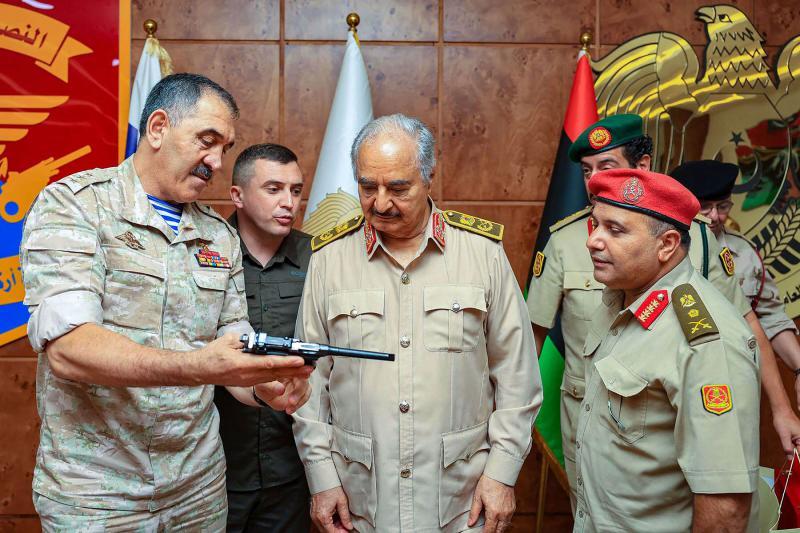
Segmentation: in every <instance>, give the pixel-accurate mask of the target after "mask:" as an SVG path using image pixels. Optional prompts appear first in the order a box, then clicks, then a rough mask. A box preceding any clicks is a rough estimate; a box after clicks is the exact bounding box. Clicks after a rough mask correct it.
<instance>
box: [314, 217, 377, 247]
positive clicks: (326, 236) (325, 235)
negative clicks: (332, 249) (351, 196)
mask: <svg viewBox="0 0 800 533" xmlns="http://www.w3.org/2000/svg"><path fill="white" fill-rule="evenodd" d="M362 222H364V215H358V216H355V217H353V218H351V219H349V220H345V221H344V222H342V223H341V224H339V225H337V226H334V227H332V228H330V229H327V230H325V231H323V232H322V233H320V234H319V235H317V236H316V237H314V238H313V239H311V251H312V252H316V251H317V250H319V249H321V248H322V247H323V246H325V245H328V244H330V243H332V242H333V241H335V240H336V239H338V238H340V237H344V236H345V235H347V234H348V233H351V232H352V231H354V230H356V229H358V228H359V227H360V226H361V223H362Z"/></svg>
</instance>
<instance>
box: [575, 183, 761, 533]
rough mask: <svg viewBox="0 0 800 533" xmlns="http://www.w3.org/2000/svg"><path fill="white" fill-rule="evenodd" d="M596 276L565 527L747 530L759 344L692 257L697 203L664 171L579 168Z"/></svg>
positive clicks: (667, 532)
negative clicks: (586, 171) (570, 511)
mask: <svg viewBox="0 0 800 533" xmlns="http://www.w3.org/2000/svg"><path fill="white" fill-rule="evenodd" d="M589 190H590V191H591V193H592V194H593V195H594V199H595V205H594V209H593V210H592V215H591V216H592V223H593V226H594V229H593V231H592V233H591V235H590V236H589V239H588V241H587V243H586V246H587V248H588V249H589V253H590V255H591V258H592V264H593V267H594V276H595V278H596V279H597V280H598V281H600V282H601V283H603V284H604V285H606V289H604V290H603V295H602V303H601V305H600V307H599V308H598V309H597V310H596V312H595V317H594V319H593V320H592V322H591V324H590V326H589V334H588V336H587V338H586V344H585V347H584V350H583V352H584V356H585V358H586V360H587V362H588V364H587V370H588V372H587V374H586V377H587V381H586V396H585V398H584V400H583V403H582V404H581V409H580V416H579V419H578V428H577V435H576V436H577V440H576V463H577V471H576V480H577V481H576V483H577V486H578V491H577V492H578V505H577V512H576V515H575V528H574V531H575V532H580V533H590V532H594V531H647V532H650V533H672V532H675V531H690V530H691V531H711V530H714V531H745V529H746V528H747V527H748V518H749V516H750V506H751V501H752V493H753V492H754V491H755V489H756V480H757V474H758V433H759V432H758V417H759V394H760V391H759V379H758V374H759V361H758V359H759V355H758V345H757V342H756V340H755V336H754V335H753V333H752V331H751V330H750V328H749V326H748V324H747V322H745V321H744V320H743V319H742V316H741V313H740V312H739V310H738V309H736V308H735V307H734V306H733V305H731V303H730V302H729V301H728V300H726V299H725V297H724V296H723V295H722V294H720V292H719V291H718V290H716V289H715V287H714V286H713V285H712V284H711V283H710V282H709V281H708V280H706V279H705V278H704V277H703V276H702V275H700V274H699V273H698V272H697V271H696V270H695V269H694V268H693V266H692V264H691V262H690V261H689V259H688V257H687V254H688V247H689V232H688V230H689V225H690V224H691V222H692V218H693V217H694V216H695V215H696V214H697V211H698V209H699V203H698V201H697V200H696V199H695V198H694V197H693V196H692V194H691V193H690V192H689V191H688V190H686V188H684V187H683V186H682V185H680V184H679V183H678V182H676V181H675V180H674V179H672V178H670V177H668V176H664V175H662V174H656V173H653V172H649V171H643V170H631V169H615V170H609V171H604V172H599V173H598V174H596V175H594V176H593V177H592V178H591V179H590V180H589Z"/></svg>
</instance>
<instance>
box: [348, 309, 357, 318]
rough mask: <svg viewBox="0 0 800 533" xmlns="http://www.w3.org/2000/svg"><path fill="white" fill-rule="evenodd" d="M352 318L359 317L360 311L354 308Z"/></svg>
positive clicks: (351, 313) (351, 311)
mask: <svg viewBox="0 0 800 533" xmlns="http://www.w3.org/2000/svg"><path fill="white" fill-rule="evenodd" d="M350 316H351V317H353V318H355V317H357V316H358V309H356V308H355V307H354V308H352V309H351V310H350Z"/></svg>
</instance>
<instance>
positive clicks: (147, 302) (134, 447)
mask: <svg viewBox="0 0 800 533" xmlns="http://www.w3.org/2000/svg"><path fill="white" fill-rule="evenodd" d="M21 248H22V249H21V259H22V269H23V273H24V279H25V304H26V305H27V306H28V309H29V310H30V311H31V318H30V320H29V322H28V337H29V339H30V341H31V345H32V346H33V348H34V349H35V350H36V351H37V352H39V366H38V369H37V377H36V401H37V406H38V409H39V415H40V417H41V419H42V427H41V432H40V441H39V450H38V453H37V454H36V468H35V470H34V474H33V490H34V491H35V492H37V493H39V494H41V495H43V496H46V497H47V498H50V499H52V500H56V501H58V502H61V503H64V504H67V505H74V506H81V507H92V508H97V509H117V510H150V511H155V510H157V509H162V508H165V507H169V506H170V505H173V504H175V503H176V502H178V501H181V500H183V499H186V498H187V497H190V496H191V495H192V494H194V493H196V492H199V491H202V490H204V489H205V488H206V487H207V486H208V485H209V484H210V483H212V482H213V481H214V480H216V479H217V478H219V477H220V476H222V475H223V473H224V471H225V461H224V456H223V449H222V445H221V442H220V439H219V432H218V425H219V416H218V415H217V411H216V409H214V404H213V396H214V387H213V386H211V385H204V386H197V387H108V386H103V385H93V384H89V383H81V382H75V381H69V380H66V379H61V378H59V377H57V376H56V375H55V374H54V373H53V371H52V369H51V368H50V364H49V361H48V358H47V355H46V354H45V353H44V347H45V344H46V343H47V342H48V341H50V340H53V339H56V338H58V337H60V336H62V335H64V334H66V333H68V332H70V331H71V330H72V329H74V328H76V327H78V326H80V325H82V324H86V323H95V324H98V325H102V326H103V327H104V328H106V329H108V330H110V331H113V332H114V333H118V334H120V335H124V336H125V337H127V338H129V339H131V340H132V341H134V342H136V343H138V344H142V345H144V346H149V347H153V348H163V349H167V350H174V351H190V350H196V349H198V348H201V347H203V346H204V345H206V344H207V343H209V342H210V341H212V340H214V339H215V338H216V337H217V336H220V335H223V334H225V333H228V332H231V333H245V332H247V331H250V325H249V324H248V323H247V313H246V311H247V309H246V306H245V297H244V276H243V272H242V253H241V247H240V245H239V239H238V237H237V236H236V233H235V231H234V230H233V228H231V227H230V226H229V225H228V224H227V223H226V222H225V219H223V218H222V217H220V216H219V215H218V214H217V213H215V212H214V211H213V210H212V209H210V208H209V207H207V206H204V205H201V204H198V203H189V204H185V205H184V209H183V214H182V216H181V220H180V225H179V227H178V232H177V234H176V233H175V232H174V231H173V230H172V229H171V228H170V227H169V226H167V224H166V222H165V221H164V219H163V218H162V217H161V215H160V214H158V212H156V210H155V209H153V207H152V206H151V205H150V201H149V200H148V198H147V195H146V194H145V191H144V189H143V188H142V184H141V182H140V180H139V177H138V176H137V175H136V170H135V168H134V166H133V160H132V158H129V159H127V160H125V161H124V162H123V163H122V164H121V165H119V166H118V167H112V168H106V169H93V170H89V171H86V172H79V173H77V174H73V175H72V176H68V177H66V178H64V179H62V180H60V181H58V182H56V183H53V184H52V185H49V186H48V187H46V188H45V189H44V191H42V193H41V194H40V195H39V197H38V198H37V200H36V202H35V203H34V205H33V207H32V208H31V211H30V213H29V214H28V217H27V220H26V222H25V228H24V230H23V235H22V246H21Z"/></svg>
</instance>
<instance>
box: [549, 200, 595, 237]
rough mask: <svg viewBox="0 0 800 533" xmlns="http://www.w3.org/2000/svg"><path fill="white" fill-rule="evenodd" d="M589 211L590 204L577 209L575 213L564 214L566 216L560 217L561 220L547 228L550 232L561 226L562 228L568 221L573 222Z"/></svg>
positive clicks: (590, 210)
mask: <svg viewBox="0 0 800 533" xmlns="http://www.w3.org/2000/svg"><path fill="white" fill-rule="evenodd" d="M591 212H592V206H587V207H584V208H583V209H581V210H580V211H577V212H575V213H572V214H571V215H569V216H566V217H564V218H562V219H561V220H559V221H557V222H556V223H555V224H553V225H552V226H550V228H549V229H550V233H552V232H554V231H557V230H560V229H561V228H563V227H564V226H566V225H567V224H569V223H570V222H574V221H576V220H580V219H581V218H583V217H585V216H586V215H588V214H589V213H591Z"/></svg>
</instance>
